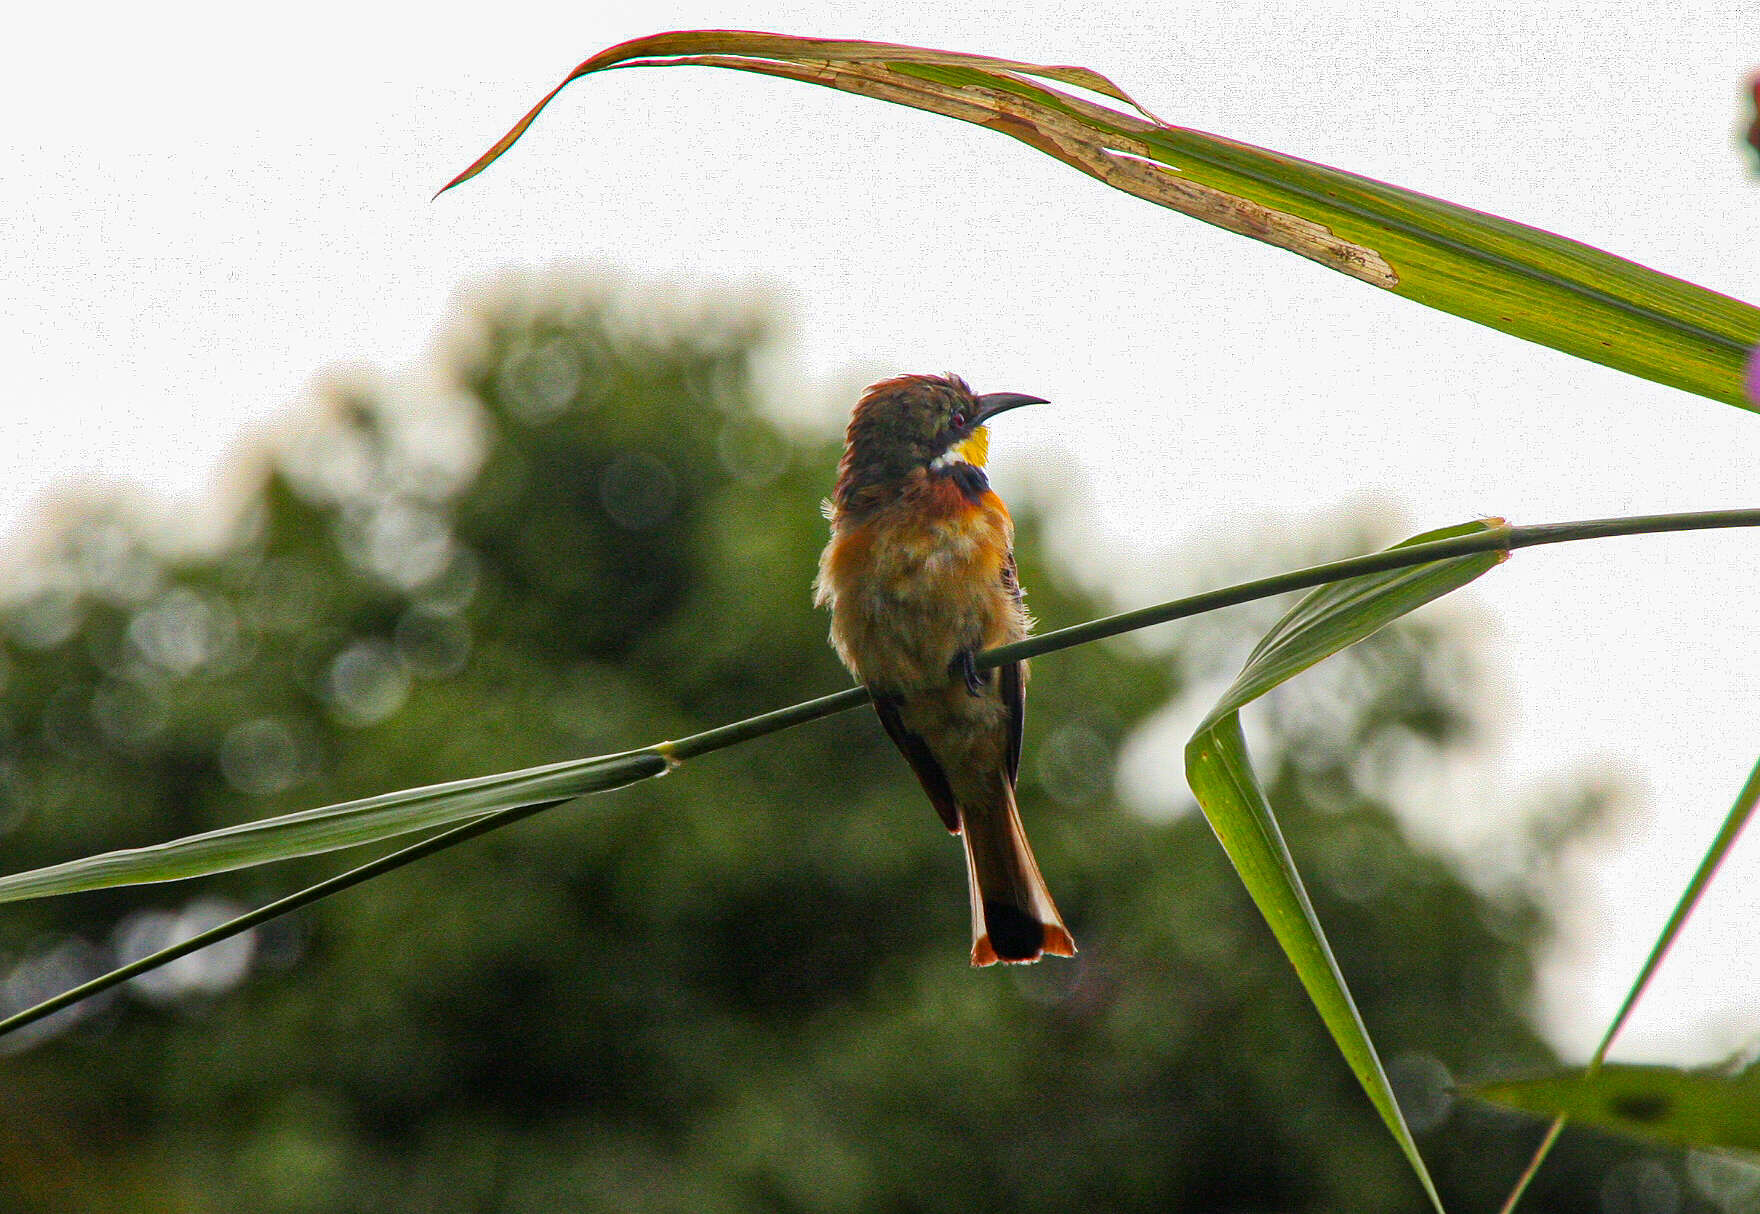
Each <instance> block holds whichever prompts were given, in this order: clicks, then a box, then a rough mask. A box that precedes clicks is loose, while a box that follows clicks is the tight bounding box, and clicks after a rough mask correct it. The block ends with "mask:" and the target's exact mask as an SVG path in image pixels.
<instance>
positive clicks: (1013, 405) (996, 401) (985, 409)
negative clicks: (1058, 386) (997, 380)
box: [966, 392, 1051, 426]
mask: <svg viewBox="0 0 1760 1214" xmlns="http://www.w3.org/2000/svg"><path fill="white" fill-rule="evenodd" d="M1050 403H1051V402H1050V401H1048V400H1046V399H1045V398H1044V397H1042V396H1023V395H1022V394H1021V393H1019V392H987V393H985V394H984V395H983V396H980V397H979V398H978V412H977V415H976V416H974V417H973V418H972V420H971V421H969V422H967V423H966V424H967V425H968V426H981V425H983V424H984V423H985V422H987V421H989V420H990V419H991V418H993V417H995V416H996V415H997V414H998V413H1006V412H1008V411H1009V410H1010V409H1018V408H1020V407H1021V406H1022V405H1048V404H1050Z"/></svg>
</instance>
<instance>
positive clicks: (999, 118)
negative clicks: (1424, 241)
mask: <svg viewBox="0 0 1760 1214" xmlns="http://www.w3.org/2000/svg"><path fill="white" fill-rule="evenodd" d="M681 66H699V67H721V68H730V69H733V70H734V71H742V72H756V73H758V74H760V75H765V76H780V77H783V78H785V79H789V80H798V81H801V82H802V83H806V84H817V85H820V86H823V87H825V88H834V89H840V90H842V91H844V92H847V93H855V94H858V95H860V96H863V97H871V98H874V99H875V100H878V101H890V102H892V103H893V104H895V105H906V106H910V107H912V108H914V109H919V110H927V111H929V112H932V113H936V114H943V115H945V116H947V117H949V118H957V119H959V120H960V121H961V122H970V123H973V124H975V125H978V126H983V127H988V128H990V129H991V130H994V131H998V132H1000V133H1002V134H1004V135H1007V136H1009V137H1010V138H1012V139H1018V140H1020V141H1021V142H1022V143H1025V144H1028V145H1030V146H1032V147H1034V148H1037V149H1038V150H1039V151H1042V152H1044V153H1046V154H1047V155H1050V156H1054V157H1056V158H1057V159H1059V160H1061V161H1063V162H1064V163H1065V164H1067V165H1070V166H1071V167H1072V168H1076V169H1079V170H1081V171H1082V172H1084V173H1086V174H1088V175H1089V176H1090V177H1093V178H1095V179H1097V180H1099V181H1103V182H1105V183H1106V184H1107V185H1110V186H1113V187H1115V188H1117V189H1120V190H1123V191H1125V192H1126V193H1129V194H1134V195H1136V196H1137V197H1138V198H1142V199H1145V200H1146V201H1149V202H1153V203H1155V204H1157V205H1158V206H1164V207H1168V208H1170V209H1172V210H1175V211H1179V212H1182V213H1183V214H1186V215H1190V216H1191V217H1192V218H1194V219H1201V220H1203V221H1204V222H1205V223H1209V224H1214V225H1215V226H1217V227H1219V228H1223V229H1225V230H1227V231H1230V232H1234V233H1237V234H1238V235H1241V236H1248V237H1251V238H1252V239H1254V240H1261V241H1264V242H1265V243H1266V244H1270V245H1275V246H1276V247H1278V248H1280V249H1286V250H1288V251H1289V252H1292V253H1297V254H1300V255H1301V256H1303V257H1307V258H1310V259H1311V260H1313V261H1317V262H1319V263H1320V264H1321V265H1324V266H1327V267H1329V268H1331V269H1334V270H1338V271H1340V272H1341V273H1345V274H1349V275H1350V276H1351V277H1353V278H1358V279H1361V280H1362V281H1364V282H1367V283H1371V284H1373V285H1375V286H1378V287H1392V286H1395V285H1396V284H1397V283H1398V282H1399V275H1398V273H1397V272H1396V271H1395V270H1394V268H1393V267H1392V266H1391V265H1390V264H1388V262H1387V260H1386V259H1385V258H1384V257H1382V256H1381V254H1380V253H1378V252H1377V251H1376V250H1374V249H1371V248H1368V247H1367V246H1364V245H1360V244H1355V243H1353V242H1351V241H1347V240H1344V239H1341V238H1340V237H1338V236H1336V235H1334V234H1333V232H1332V230H1331V229H1329V228H1328V227H1326V226H1325V225H1324V224H1320V223H1316V222H1314V221H1313V220H1310V219H1304V218H1302V217H1301V216H1299V215H1292V214H1290V213H1288V212H1286V211H1279V210H1275V209H1273V208H1271V207H1268V206H1265V205H1263V204H1262V203H1257V202H1253V201H1251V200H1250V199H1246V198H1242V197H1239V196H1238V195H1235V194H1230V193H1228V192H1227V191H1226V190H1221V189H1217V188H1216V187H1214V186H1210V185H1204V184H1202V183H1200V182H1196V181H1192V180H1191V179H1189V178H1187V177H1185V176H1184V175H1183V174H1181V173H1180V171H1179V169H1178V168H1177V166H1174V165H1170V164H1167V163H1165V162H1164V161H1162V160H1160V159H1159V157H1158V156H1157V153H1156V150H1155V149H1154V148H1153V147H1152V146H1151V145H1150V144H1149V143H1147V142H1145V141H1144V140H1143V139H1142V138H1141V136H1142V135H1144V134H1148V133H1152V132H1155V131H1172V130H1175V129H1176V128H1174V127H1172V126H1170V125H1169V124H1167V123H1164V122H1162V121H1161V120H1160V119H1158V118H1156V117H1155V116H1154V115H1153V114H1151V113H1150V112H1149V111H1148V110H1147V109H1145V108H1144V107H1143V106H1142V105H1140V104H1139V103H1138V102H1137V101H1136V100H1135V99H1133V98H1132V97H1131V96H1130V94H1128V93H1126V92H1125V91H1124V90H1123V89H1121V88H1119V87H1118V85H1116V84H1114V83H1113V82H1112V81H1111V80H1108V79H1107V78H1106V77H1105V76H1102V75H1101V74H1100V73H1098V72H1095V71H1091V70H1089V69H1087V68H1083V67H1069V66H1061V65H1056V64H1041V63H1026V62H1022V61H1020V60H1015V59H997V58H994V57H992V56H989V55H968V54H960V53H958V52H953V51H937V50H929V49H926V48H922V47H913V46H903V45H900V44H897V43H889V42H862V41H851V40H833V39H822V38H796V37H790V36H788V35H784V34H766V33H758V32H754V31H746V30H687V31H679V32H674V33H668V34H656V35H653V36H651V37H647V38H637V39H635V40H633V41H630V42H625V43H622V44H620V45H618V46H614V47H611V48H610V49H608V50H605V51H601V52H600V53H599V54H597V55H595V56H593V57H592V58H591V59H588V60H586V61H585V62H584V63H582V64H580V65H579V66H578V67H576V68H575V69H574V71H572V72H570V73H569V74H568V76H567V78H565V79H564V80H563V81H562V83H561V84H559V85H557V86H556V88H554V89H552V90H551V91H550V92H549V93H548V94H547V95H546V96H545V97H544V98H543V100H541V101H539V102H538V104H537V105H535V106H533V107H532V109H531V111H530V112H529V113H527V114H526V116H525V117H524V118H521V119H520V120H519V122H518V123H516V124H515V125H514V127H513V129H512V130H510V131H508V132H507V134H506V135H503V136H502V137H501V139H499V140H498V141H497V142H496V144H495V146H494V147H492V148H490V149H489V150H488V151H487V152H485V153H484V154H483V155H482V156H481V157H479V158H478V159H477V160H476V162H475V163H473V164H472V165H471V166H470V167H469V168H467V169H466V170H465V171H464V172H462V173H460V174H459V175H458V176H457V177H455V178H453V179H452V180H451V181H449V182H448V183H447V184H446V186H445V187H444V188H443V189H442V191H441V192H442V193H444V192H445V190H449V189H451V188H452V187H453V186H455V185H458V184H459V183H460V182H464V181H468V180H469V179H470V178H472V177H474V176H476V175H477V174H478V173H480V172H482V171H483V170H484V169H485V168H487V167H488V166H489V165H490V164H492V163H493V162H494V161H495V160H496V159H497V158H499V157H500V155H501V154H502V153H503V152H505V151H506V150H507V149H508V148H510V147H512V146H513V144H514V143H515V142H516V141H517V140H518V139H519V137H520V136H521V135H523V134H525V131H526V128H528V127H529V126H531V124H532V122H533V120H535V119H536V118H537V116H538V115H539V114H540V113H541V112H542V111H543V109H544V107H545V106H547V105H549V104H550V101H551V99H552V98H554V97H555V96H556V94H557V93H559V92H561V91H562V90H563V89H564V88H565V87H567V86H568V85H569V84H570V83H572V82H573V81H575V80H578V79H580V78H581V77H582V76H586V75H590V74H592V73H594V72H599V71H604V70H606V69H609V68H626V67H681ZM937 69H956V70H957V71H958V72H959V73H960V74H962V75H969V76H971V77H972V81H971V82H970V83H964V82H961V83H954V82H950V81H948V80H946V79H942V78H938V76H941V75H945V72H944V71H943V72H937ZM1047 80H1052V81H1056V82H1058V83H1060V84H1066V85H1071V86H1073V87H1076V88H1081V89H1085V90H1087V91H1088V92H1091V93H1096V94H1099V95H1100V96H1103V97H1110V98H1112V99H1113V100H1115V101H1121V102H1123V103H1124V104H1126V105H1128V106H1130V107H1131V108H1132V109H1133V110H1135V111H1136V113H1125V112H1122V111H1119V110H1114V109H1109V108H1108V107H1106V106H1102V105H1097V104H1095V103H1094V102H1092V101H1089V100H1087V99H1085V98H1082V97H1079V96H1077V95H1075V94H1073V93H1066V92H1064V91H1063V90H1062V89H1057V88H1053V87H1051V86H1050V85H1048V84H1046V83H1044V82H1045V81H1047Z"/></svg>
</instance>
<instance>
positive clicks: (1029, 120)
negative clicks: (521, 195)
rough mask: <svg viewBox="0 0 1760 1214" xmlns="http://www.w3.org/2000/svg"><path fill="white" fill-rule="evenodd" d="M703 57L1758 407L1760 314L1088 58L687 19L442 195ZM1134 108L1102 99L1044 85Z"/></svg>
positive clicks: (630, 47) (620, 57)
mask: <svg viewBox="0 0 1760 1214" xmlns="http://www.w3.org/2000/svg"><path fill="white" fill-rule="evenodd" d="M690 65H695V66H707V67H721V68H728V69H732V70H735V71H744V72H756V73H759V74H762V75H768V76H778V77H782V78H785V79H791V80H797V81H801V82H803V83H807V84H816V85H821V86H823V87H827V88H835V89H840V90H843V91H845V92H850V93H855V94H858V95H861V96H865V97H871V98H875V99H877V100H881V101H888V102H892V103H895V104H898V105H907V106H911V107H913V108H916V109H921V110H927V111H930V112H933V113H938V114H944V115H947V116H948V117H952V118H957V119H960V120H961V121H964V122H970V123H975V124H977V125H979V126H984V127H987V128H989V129H991V130H994V131H998V132H1000V133H1002V134H1004V135H1007V136H1009V137H1010V138H1013V139H1017V140H1019V141H1021V142H1022V143H1025V144H1027V145H1029V146H1031V147H1033V148H1036V149H1037V150H1039V151H1041V152H1043V153H1045V154H1046V155H1048V156H1053V157H1056V158H1057V159H1059V160H1061V161H1063V162H1064V163H1066V164H1068V165H1070V166H1072V167H1074V168H1076V169H1079V170H1081V171H1082V172H1084V173H1086V174H1088V175H1089V176H1091V177H1094V178H1096V179H1097V180H1100V181H1103V182H1105V183H1106V184H1108V185H1111V186H1113V187H1115V188H1117V189H1120V190H1124V191H1125V192H1127V193H1130V194H1134V195H1136V196H1137V197H1140V198H1143V199H1146V200H1148V201H1150V202H1154V203H1156V204H1158V205H1160V206H1165V207H1169V208H1171V209H1173V210H1177V211H1180V212H1183V213H1185V214H1187V215H1191V216H1193V217H1194V218H1197V219H1201V220H1203V221H1205V222H1206V223H1211V224H1215V225H1216V226H1218V227H1221V228H1224V229H1226V230H1228V231H1231V232H1235V233H1237V234H1239V235H1243V236H1249V237H1251V238H1253V239H1255V240H1261V241H1264V242H1266V243H1268V244H1273V245H1276V246H1277V247H1279V248H1283V249H1287V250H1289V251H1291V252H1294V253H1297V254H1300V255H1301V256H1303V257H1306V258H1309V259H1310V260H1313V261H1316V262H1318V263H1320V264H1321V265H1324V266H1327V267H1328V268H1330V269H1334V270H1337V271H1339V272H1340V273H1343V274H1347V275H1349V276H1351V277H1353V278H1356V279H1359V280H1361V281H1363V282H1367V283H1370V284H1372V285H1374V286H1378V287H1381V288H1383V289H1385V290H1389V291H1392V292H1394V293H1395V294H1399V295H1404V296H1406V297H1408V298H1410V299H1413V300H1415V301H1417V302H1419V303H1422V304H1426V305H1428V306H1430V307H1433V308H1438V309H1441V310H1442V311H1445V312H1450V313H1453V314H1454V315H1457V316H1462V317H1465V318H1466V319H1468V320H1472V321H1476V322H1477V323H1479V324H1483V325H1488V326H1490V327H1491V328H1494V329H1500V330H1502V331H1503V332H1506V333H1511V334H1514V335H1515V336H1517V337H1521V338H1524V339H1526V340H1528V341H1533V342H1537V343H1539V344H1541V345H1545V346H1550V347H1552V348H1554V349H1557V350H1562V351H1564V352H1565V353H1567V354H1574V355H1576V356H1577V357H1579V358H1586V359H1588V360H1590V361H1592V362H1597V363H1601V364H1603V365H1605V366H1609V367H1614V368H1616V369H1618V370H1621V371H1626V372H1629V373H1631V374H1633V375H1638V376H1642V377H1644V378H1646V379H1651V380H1655V381H1656V382H1658V383H1663V384H1668V385H1670V386H1672V387H1676V388H1680V389H1682V390H1684V391H1688V392H1695V393H1698V394H1699V395H1702V396H1707V397H1710V398H1711V399H1713V400H1720V401H1724V402H1726V403H1729V404H1733V405H1739V406H1742V407H1744V408H1760V405H1756V404H1755V402H1754V401H1753V400H1752V399H1751V397H1750V396H1749V395H1748V394H1747V393H1745V392H1744V390H1743V382H1742V370H1743V364H1744V361H1745V360H1746V359H1747V357H1748V352H1749V351H1750V350H1751V349H1752V348H1753V347H1755V346H1756V345H1760V309H1757V308H1755V307H1754V306H1752V305H1750V304H1746V303H1743V302H1741V301H1739V300H1735V299H1731V298H1730V297H1728V296H1725V295H1721V294H1718V293H1717V292H1715V291H1709V290H1706V289H1705V288H1703V287H1699V286H1695V285H1694V284H1692V283H1689V282H1685V281H1683V280H1681V279H1678V278H1674V277H1671V276H1669V275H1666V274H1662V273H1659V272H1657V271H1655V270H1651V269H1649V268H1647V267H1645V266H1641V265H1638V264H1637V263H1636V262H1632V261H1627V260H1626V259H1624V258H1621V257H1616V256H1614V255H1613V254H1610V253H1607V252H1604V251H1603V250H1600V249H1597V248H1593V247H1591V246H1589V245H1586V244H1582V243H1579V242H1577V241H1573V240H1569V239H1566V238H1565V237H1562V236H1558V235H1555V234H1553V233H1551V232H1546V231H1543V230H1541V229H1539V228H1532V227H1528V226H1526V225H1524V224H1519V223H1515V222H1512V221H1510V220H1507V219H1502V218H1499V217H1498V216H1495V215H1488V214H1486V213H1484V212H1481V211H1475V210H1472V209H1470V208H1467V207H1462V206H1457V205H1455V204H1453V203H1449V202H1444V201H1442V200H1441V199H1438V198H1432V197H1429V196H1427V195H1424V194H1420V193H1417V192H1416V191H1412V190H1406V189H1401V188H1400V187H1398V186H1393V185H1388V184H1386V183H1384V182H1379V181H1374V180H1371V179H1369V178H1366V177H1360V176H1357V175H1356V174H1353V173H1348V172H1345V171H1343V170H1340V169H1334V168H1329V167H1327V166H1325V165H1321V164H1315V163H1313V162H1311V161H1306V160H1300V159H1297V158H1296V157H1292V156H1285V155H1283V154H1281V153H1278V152H1273V151H1270V150H1268V149H1265V148H1260V147H1254V146H1253V145H1251V144H1245V143H1239V142H1236V141H1234V140H1231V139H1224V138H1221V137H1219V136H1216V135H1208V134H1205V133H1203V132H1201V131H1194V130H1191V129H1189V128H1185V127H1179V126H1173V125H1171V124H1169V123H1165V122H1162V121H1161V120H1159V119H1157V118H1156V117H1155V116H1154V115H1152V114H1150V113H1149V112H1148V111H1147V110H1146V109H1144V108H1143V107H1142V106H1141V105H1140V104H1139V103H1137V102H1136V101H1134V100H1133V99H1132V98H1131V97H1130V95H1129V94H1127V93H1126V92H1125V91H1124V90H1123V89H1121V88H1119V87H1118V86H1117V85H1116V84H1114V83H1113V82H1112V81H1110V80H1108V79H1107V78H1106V77H1104V76H1102V75H1100V74H1099V73H1097V72H1094V71H1090V70H1089V69H1086V68H1079V67H1066V66H1054V65H1045V64H1032V63H1023V62H1020V61H1018V60H1010V59H997V58H992V57H990V56H986V55H968V54H958V53H954V52H948V51H937V50H929V49H926V48H922V47H914V46H904V45H899V44H894V43H884V42H857V41H840V40H827V39H815V38H798V37H790V36H787V35H782V34H764V33H754V32H750V31H743V30H690V31H680V32H674V33H667V34H658V35H653V36H650V37H646V38H637V39H634V40H632V41H630V42H625V43H621V44H620V45H617V46H614V47H611V48H609V49H608V50H605V51H601V52H600V53H599V54H597V55H595V56H593V57H592V58H590V59H588V60H586V61H585V62H584V63H581V64H580V65H579V66H578V67H576V68H575V69H574V71H572V72H570V73H569V74H568V76H567V77H566V78H565V79H564V80H563V82H562V83H561V84H559V85H558V86H557V87H556V88H555V89H553V90H551V92H550V93H549V94H547V95H546V96H545V97H544V98H543V99H542V100H541V101H539V102H538V104H537V105H536V106H534V107H533V108H532V109H531V111H530V112H528V113H527V114H526V115H525V117H523V118H522V119H520V121H519V122H518V123H516V124H515V125H514V127H513V129H512V130H510V131H509V132H508V133H507V134H506V135H504V136H502V138H501V139H500V140H499V141H497V142H496V144H495V145H494V146H493V147H492V148H490V149H489V151H487V152H485V153H484V154H483V155H482V156H480V157H478V158H477V160H476V161H475V162H474V163H473V164H471V166H470V167H469V168H467V169H465V171H464V172H462V173H460V174H459V175H458V176H457V177H455V178H453V180H452V181H450V182H448V183H447V184H446V186H444V187H442V190H441V192H442V193H444V192H445V190H447V189H451V188H452V187H453V186H455V185H458V184H460V183H461V182H464V181H468V180H469V179H470V178H472V177H474V176H476V175H477V174H478V173H480V172H482V171H483V170H484V169H485V168H487V167H488V166H489V165H490V164H492V163H494V161H495V160H496V159H498V158H499V157H500V156H501V155H502V154H503V153H504V152H506V151H507V149H508V148H510V147H512V146H513V144H514V143H515V142H516V141H517V140H518V139H519V138H520V136H521V135H523V134H524V133H525V132H526V130H527V129H528V128H529V127H530V126H531V124H532V122H533V121H534V120H535V119H536V118H537V116H538V115H539V114H540V113H541V112H542V111H543V110H544V108H545V107H546V106H547V105H548V104H549V103H550V101H551V100H552V99H553V98H554V97H555V96H556V94H557V93H559V92H561V91H562V89H563V88H565V87H566V86H567V85H568V84H570V83H571V82H573V81H575V80H578V79H580V78H581V77H583V76H588V75H591V74H593V73H595V72H600V71H604V70H607V69H610V68H623V67H677V66H690ZM1046 81H1051V82H1054V83H1056V84H1065V85H1072V86H1075V87H1078V88H1083V89H1086V90H1088V91H1089V92H1091V93H1095V94H1098V95H1100V96H1103V97H1106V98H1109V99H1111V100H1114V101H1118V102H1120V103H1123V104H1124V105H1126V106H1128V107H1130V108H1129V110H1116V109H1112V108H1110V107H1108V106H1104V105H1099V104H1096V103H1094V102H1092V101H1089V100H1087V99H1085V98H1083V97H1079V96H1077V95H1075V94H1073V93H1068V92H1065V91H1063V90H1062V89H1058V88H1055V87H1052V85H1051V84H1047V83H1045V82H1046Z"/></svg>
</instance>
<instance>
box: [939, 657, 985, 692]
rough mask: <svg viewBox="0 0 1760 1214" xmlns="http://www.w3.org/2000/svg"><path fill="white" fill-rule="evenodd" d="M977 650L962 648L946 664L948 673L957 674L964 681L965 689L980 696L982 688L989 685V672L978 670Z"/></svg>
mask: <svg viewBox="0 0 1760 1214" xmlns="http://www.w3.org/2000/svg"><path fill="white" fill-rule="evenodd" d="M977 657H978V652H977V650H975V649H962V650H961V651H960V654H959V656H958V657H956V658H954V659H953V661H952V662H951V663H950V664H949V666H948V673H950V674H957V675H959V676H960V677H961V678H963V679H965V681H966V690H967V691H968V692H970V693H971V694H972V695H975V696H981V695H983V694H984V688H986V687H988V686H989V685H990V672H989V671H988V670H979V669H978V662H977Z"/></svg>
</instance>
